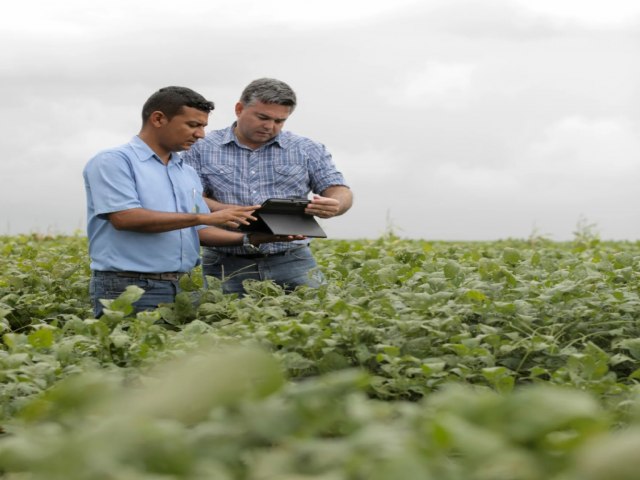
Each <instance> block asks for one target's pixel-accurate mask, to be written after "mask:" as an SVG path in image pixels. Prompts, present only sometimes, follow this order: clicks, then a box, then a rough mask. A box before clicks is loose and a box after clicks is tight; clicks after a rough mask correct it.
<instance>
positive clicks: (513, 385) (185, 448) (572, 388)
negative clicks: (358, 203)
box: [0, 231, 640, 480]
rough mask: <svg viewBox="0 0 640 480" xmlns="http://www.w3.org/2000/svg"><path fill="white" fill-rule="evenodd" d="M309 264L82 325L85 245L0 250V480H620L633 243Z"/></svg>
mask: <svg viewBox="0 0 640 480" xmlns="http://www.w3.org/2000/svg"><path fill="white" fill-rule="evenodd" d="M314 249H315V254H316V257H317V259H318V261H319V264H320V268H321V269H322V270H323V271H324V273H325V275H326V276H327V277H328V278H329V279H330V282H329V283H328V285H326V286H324V287H322V288H320V289H319V290H310V289H305V288H302V289H299V290H297V291H296V292H294V293H292V294H285V293H284V292H283V291H282V290H281V289H280V288H279V287H277V286H275V285H274V284H272V283H268V282H253V283H249V284H248V285H247V289H248V292H249V293H248V295H247V296H246V297H244V298H241V299H238V298H236V297H235V296H233V295H223V294H222V293H221V291H220V287H219V284H218V283H217V281H216V280H215V279H209V285H208V288H203V282H202V278H201V275H200V273H199V272H198V271H196V272H194V274H193V275H192V276H191V277H184V278H183V279H182V287H183V290H184V292H183V293H181V294H180V295H179V296H178V298H177V300H176V303H175V304H170V305H164V306H162V307H161V308H159V309H157V310H156V311H154V312H145V313H141V314H138V315H137V316H136V315H133V314H132V313H131V312H132V308H131V304H132V302H134V301H135V300H136V299H137V298H139V295H140V293H141V292H140V291H137V290H136V289H135V288H131V289H130V290H128V291H127V292H126V293H125V294H123V295H122V296H121V297H120V298H119V299H118V300H115V301H113V302H111V303H110V304H109V305H108V310H107V314H106V315H105V316H104V317H102V318H101V319H99V320H97V319H94V318H92V315H91V310H90V308H89V301H88V278H89V270H88V259H87V254H86V239H85V238H84V237H80V236H55V237H44V236H38V235H25V236H11V237H0V251H1V253H2V255H1V256H0V264H1V265H2V269H1V272H2V273H1V274H0V329H1V330H2V346H1V348H0V425H2V432H3V433H2V434H0V469H2V471H4V477H5V478H8V479H13V480H16V479H34V480H39V479H47V480H56V479H63V478H64V479H69V478H73V479H92V480H95V479H98V480H100V479H105V480H106V479H131V480H135V479H145V480H146V479H149V480H151V479H154V480H155V479H212V478H214V479H220V480H226V479H247V480H267V479H278V480H294V479H295V480H301V479H312V478H313V479H321V480H338V479H340V480H342V479H344V480H360V479H362V480H365V479H366V480H369V479H371V480H387V479H388V480H391V479H393V480H396V479H403V480H412V479H416V480H418V479H420V480H424V479H431V478H433V479H438V480H449V479H451V480H453V479H465V480H468V479H471V480H473V479H522V480H538V479H539V480H543V479H544V480H548V479H552V480H553V479H555V480H578V479H580V480H585V479H586V480H605V479H607V480H616V479H618V480H625V479H629V480H631V479H635V478H637V476H636V475H637V472H638V471H639V470H640V456H638V455H637V451H638V449H639V448H640V423H639V421H640V401H639V399H638V387H637V385H638V379H639V378H640V242H603V241H600V240H599V239H598V238H597V236H595V235H593V234H591V232H589V231H582V232H577V233H576V236H575V239H574V240H573V241H572V242H566V243H557V242H551V241H549V240H546V239H544V238H530V239H527V240H504V241H496V242H428V241H419V240H407V239H402V238H398V237H396V236H394V235H393V234H389V235H386V236H384V237H381V238H379V239H375V240H366V241H365V240H357V241H356V240H352V241H345V240H321V241H316V242H315V244H314Z"/></svg>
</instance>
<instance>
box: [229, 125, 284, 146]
mask: <svg viewBox="0 0 640 480" xmlns="http://www.w3.org/2000/svg"><path fill="white" fill-rule="evenodd" d="M237 124H238V122H233V124H232V125H231V126H230V127H228V128H227V130H226V131H225V132H224V134H223V136H222V145H226V144H228V143H232V142H233V143H235V144H236V145H237V146H239V147H243V145H241V144H240V142H239V141H238V137H236V134H235V133H233V129H234V128H236V125H237ZM273 144H277V145H278V146H279V147H280V148H285V149H286V148H287V147H288V144H289V142H288V141H287V139H286V138H285V136H284V135H282V132H280V133H279V134H278V135H276V136H275V137H274V138H272V139H271V140H269V141H268V142H267V143H265V144H264V145H262V147H264V146H269V145H273ZM262 147H260V148H262ZM244 148H246V147H244Z"/></svg>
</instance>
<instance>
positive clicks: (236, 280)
mask: <svg viewBox="0 0 640 480" xmlns="http://www.w3.org/2000/svg"><path fill="white" fill-rule="evenodd" d="M202 273H203V274H204V275H210V276H212V277H216V278H219V279H220V280H222V281H223V282H222V289H223V291H224V292H225V293H237V294H239V295H240V296H242V295H243V294H244V293H245V292H244V287H243V286H242V282H243V281H245V280H248V279H252V280H273V281H274V282H275V283H276V284H278V285H280V286H281V287H283V288H284V289H285V290H287V291H292V290H293V289H294V288H296V287H297V286H300V285H307V286H309V287H312V288H317V287H319V286H320V285H322V284H323V283H325V279H324V276H323V275H322V272H320V271H319V270H318V269H317V264H316V261H315V259H314V258H313V254H312V253H311V249H310V248H309V247H308V246H301V247H294V248H291V249H289V250H286V251H285V252H283V253H280V254H275V255H268V256H265V257H259V258H244V257H242V256H237V255H227V254H224V253H221V252H218V251H215V250H211V249H208V248H207V249H205V250H204V253H203V256H202Z"/></svg>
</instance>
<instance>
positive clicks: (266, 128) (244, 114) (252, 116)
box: [235, 102, 291, 149]
mask: <svg viewBox="0 0 640 480" xmlns="http://www.w3.org/2000/svg"><path fill="white" fill-rule="evenodd" d="M289 115H291V107H288V106H285V105H277V104H274V103H262V102H256V103H253V104H251V105H244V104H243V103H240V102H238V103H237V104H236V116H237V117H238V122H237V127H236V131H235V133H236V136H237V137H238V140H240V143H242V144H243V145H246V146H247V147H249V148H253V149H255V148H258V147H260V146H261V145H264V144H265V143H267V142H268V141H269V140H271V139H272V138H273V137H275V136H276V135H278V134H279V133H280V131H281V130H282V127H284V122H285V121H286V120H287V118H289Z"/></svg>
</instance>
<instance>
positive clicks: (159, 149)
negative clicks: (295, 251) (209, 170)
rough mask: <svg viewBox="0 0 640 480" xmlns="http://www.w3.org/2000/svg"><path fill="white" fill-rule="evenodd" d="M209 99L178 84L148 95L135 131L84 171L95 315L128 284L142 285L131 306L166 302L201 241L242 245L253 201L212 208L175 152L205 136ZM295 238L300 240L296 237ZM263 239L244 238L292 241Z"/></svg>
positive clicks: (257, 239)
mask: <svg viewBox="0 0 640 480" xmlns="http://www.w3.org/2000/svg"><path fill="white" fill-rule="evenodd" d="M213 108H214V105H213V103H212V102H210V101H208V100H206V99H205V98H204V97H202V96H201V95H200V94H198V93H196V92H194V91H193V90H190V89H188V88H184V87H166V88H162V89H160V90H159V91H157V92H156V93H154V94H153V95H152V96H151V97H149V99H148V100H147V101H146V103H145V104H144V106H143V108H142V128H141V130H140V133H139V134H138V135H137V136H135V137H133V139H132V140H131V141H130V142H129V143H127V144H125V145H122V146H120V147H116V148H112V149H109V150H105V151H103V152H100V153H98V154H97V155H96V156H95V157H93V158H92V159H91V160H90V161H89V162H88V163H87V165H86V166H85V168H84V171H83V177H84V184H85V191H86V196H87V222H88V224H87V235H88V237H89V256H90V258H91V270H92V276H91V282H90V293H91V298H92V302H93V309H94V314H95V316H96V318H97V317H99V316H100V315H102V312H103V306H102V304H101V302H100V299H113V298H116V297H117V296H119V295H120V294H121V293H122V292H123V291H124V290H125V288H126V287H127V286H128V285H138V286H140V287H141V288H143V289H144V290H145V293H144V295H143V296H142V298H141V299H140V300H139V301H138V302H136V303H135V304H134V307H135V309H136V311H141V310H145V309H152V308H155V307H157V306H158V305H159V304H160V303H171V302H173V301H174V299H175V295H176V293H177V292H178V291H179V286H178V280H179V279H180V277H181V276H182V275H184V274H185V273H188V272H189V271H190V270H192V269H193V268H194V267H195V266H196V265H198V264H199V263H200V244H202V245H242V243H243V241H248V240H249V239H248V238H247V237H246V236H245V235H244V234H242V233H239V232H234V231H232V230H225V229H221V228H216V226H224V227H227V228H231V229H234V228H237V227H239V226H240V224H247V223H248V222H247V220H251V219H254V218H255V217H253V216H252V213H253V211H254V210H255V209H256V208H259V207H258V206H257V205H251V206H243V207H240V206H235V207H233V208H229V209H224V210H220V211H217V212H213V213H211V212H210V210H209V208H208V207H207V205H206V203H205V202H204V201H203V197H202V184H201V182H200V179H199V178H198V175H197V174H196V172H195V171H194V170H193V168H192V167H190V166H189V165H187V164H185V163H184V162H183V160H182V159H181V158H180V156H179V155H178V153H177V152H179V151H183V150H188V149H189V148H191V146H192V145H193V144H194V143H196V141H198V140H199V139H201V138H203V137H204V128H205V127H206V126H207V123H208V118H209V113H210V112H211V110H213ZM299 238H301V237H299ZM291 239H292V238H291V237H286V238H284V239H281V238H279V237H278V238H276V237H273V236H272V237H271V238H270V237H268V236H259V237H255V238H252V239H250V240H251V241H252V242H253V243H254V244H256V245H257V244H259V243H260V242H263V241H274V240H285V241H287V240H291Z"/></svg>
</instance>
